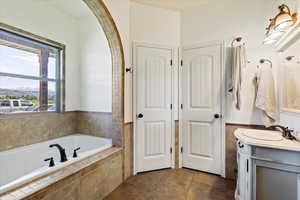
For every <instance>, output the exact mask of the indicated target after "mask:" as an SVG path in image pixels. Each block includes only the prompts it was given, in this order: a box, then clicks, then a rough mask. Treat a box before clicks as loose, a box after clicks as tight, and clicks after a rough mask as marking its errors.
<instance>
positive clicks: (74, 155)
mask: <svg viewBox="0 0 300 200" xmlns="http://www.w3.org/2000/svg"><path fill="white" fill-rule="evenodd" d="M79 150H80V147H78V148H77V149H74V152H73V158H77V157H78V156H77V151H79Z"/></svg>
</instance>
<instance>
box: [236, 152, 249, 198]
mask: <svg viewBox="0 0 300 200" xmlns="http://www.w3.org/2000/svg"><path fill="white" fill-rule="evenodd" d="M249 177H250V176H249V156H248V155H245V154H243V153H238V193H239V196H240V199H241V200H248V199H249V200H250V198H249V194H250V193H249V191H250V184H249V181H250V180H249Z"/></svg>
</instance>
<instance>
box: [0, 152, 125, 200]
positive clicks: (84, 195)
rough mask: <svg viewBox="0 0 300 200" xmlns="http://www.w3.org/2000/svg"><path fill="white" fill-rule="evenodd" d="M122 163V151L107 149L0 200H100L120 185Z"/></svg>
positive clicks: (0, 197) (1, 197)
mask: <svg viewBox="0 0 300 200" xmlns="http://www.w3.org/2000/svg"><path fill="white" fill-rule="evenodd" d="M122 160H123V152H122V149H120V148H110V149H108V150H106V151H103V152H101V153H98V154H96V155H94V156H91V157H89V158H87V159H86V160H83V161H79V162H77V163H74V164H72V165H70V166H67V167H66V168H64V169H62V170H59V171H57V172H54V173H52V174H50V175H49V176H46V177H44V178H41V179H40V180H38V181H34V182H32V183H30V184H28V185H26V186H23V187H21V188H19V189H17V190H16V191H13V192H11V193H9V194H7V195H4V196H0V200H10V199H13V200H52V199H68V200H73V199H74V200H101V199H103V198H104V197H105V196H107V195H108V194H109V193H110V192H111V191H113V190H114V189H115V188H116V187H118V186H119V185H120V184H121V183H122V181H123V167H122Z"/></svg>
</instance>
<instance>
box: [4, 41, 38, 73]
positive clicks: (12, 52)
mask: <svg viewBox="0 0 300 200" xmlns="http://www.w3.org/2000/svg"><path fill="white" fill-rule="evenodd" d="M39 66H40V64H39V55H38V54H36V53H32V52H29V51H24V50H21V49H16V48H12V47H8V46H5V45H1V44H0V72H5V73H11V74H21V75H29V76H39V75H40V72H39V69H40V67H39Z"/></svg>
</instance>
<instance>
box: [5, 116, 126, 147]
mask: <svg viewBox="0 0 300 200" xmlns="http://www.w3.org/2000/svg"><path fill="white" fill-rule="evenodd" d="M74 133H82V134H87V135H93V136H97V137H106V138H112V139H113V144H116V145H117V146H120V145H119V144H122V142H121V141H122V136H121V135H119V134H114V132H113V131H112V115H111V113H95V112H79V111H77V112H65V113H40V114H37V113H34V114H25V115H22V114H21V115H14V116H6V117H2V118H0V138H1V139H0V151H5V150H8V149H12V148H16V147H20V146H26V145H30V144H34V143H38V142H43V141H47V140H50V139H54V138H58V137H62V136H67V135H71V134H74Z"/></svg>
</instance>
